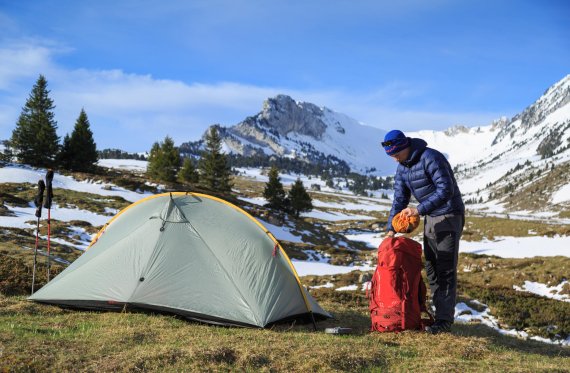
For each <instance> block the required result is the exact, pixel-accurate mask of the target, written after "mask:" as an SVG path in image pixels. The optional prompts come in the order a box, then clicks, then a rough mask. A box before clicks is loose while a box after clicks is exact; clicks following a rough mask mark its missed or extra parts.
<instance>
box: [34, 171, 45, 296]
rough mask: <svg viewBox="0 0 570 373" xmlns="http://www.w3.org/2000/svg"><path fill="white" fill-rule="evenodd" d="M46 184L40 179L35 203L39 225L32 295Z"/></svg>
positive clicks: (37, 228)
mask: <svg viewBox="0 0 570 373" xmlns="http://www.w3.org/2000/svg"><path fill="white" fill-rule="evenodd" d="M45 189H46V184H45V183H44V181H43V180H40V181H38V194H37V195H36V198H34V205H35V206H36V217H37V218H38V225H37V227H36V247H35V249H34V269H33V271H32V295H34V285H35V283H36V263H37V258H38V246H39V236H40V218H41V217H42V204H43V203H44V190H45Z"/></svg>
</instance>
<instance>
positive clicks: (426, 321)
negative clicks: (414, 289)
mask: <svg viewBox="0 0 570 373" xmlns="http://www.w3.org/2000/svg"><path fill="white" fill-rule="evenodd" d="M418 296H419V297H420V299H419V301H420V313H421V312H425V313H426V314H427V315H428V317H429V318H428V319H426V318H423V317H422V318H421V320H420V327H421V328H422V329H424V328H425V327H426V326H430V325H432V324H433V323H434V321H435V320H434V318H433V315H432V314H431V312H430V311H429V310H428V308H427V306H426V299H427V288H426V284H425V283H424V279H423V277H422V276H420V291H419V292H418Z"/></svg>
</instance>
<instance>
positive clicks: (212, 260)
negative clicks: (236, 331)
mask: <svg viewBox="0 0 570 373" xmlns="http://www.w3.org/2000/svg"><path fill="white" fill-rule="evenodd" d="M29 299H31V300H33V301H37V302H42V303H50V304H56V305H62V306H72V307H78V308H87V309H103V310H121V309H123V308H125V307H128V308H135V309H143V310H152V311H161V312H170V313H174V314H178V315H182V316H184V317H187V318H189V319H193V320H198V321H203V322H208V323H213V324H222V325H240V326H252V327H265V326H267V325H268V324H271V323H274V322H277V321H282V320H286V319H292V318H298V317H303V316H313V317H324V318H326V317H330V315H329V314H328V313H327V312H326V311H324V310H323V309H322V308H321V307H320V306H319V305H318V304H317V303H316V301H315V300H314V299H313V298H312V297H311V295H310V294H309V293H308V292H307V291H306V290H305V288H303V287H302V286H301V283H300V281H299V277H298V276H297V273H296V272H295V269H294V268H293V265H292V264H291V261H290V260H289V258H288V257H287V254H286V253H285V251H284V250H283V248H282V247H281V246H280V245H279V243H278V242H277V240H276V239H275V238H274V237H273V235H272V234H271V233H270V232H269V231H268V230H267V229H266V228H265V227H263V225H261V224H260V223H259V222H258V221H257V220H255V219H254V218H253V217H252V216H251V215H249V214H248V213H247V212H245V211H244V210H242V209H240V208H239V207H237V206H235V205H232V204H230V203H228V202H226V201H224V200H221V199H218V198H215V197H212V196H208V195H205V194H197V193H184V192H177V193H164V194H158V195H153V196H151V197H148V198H145V199H143V200H140V201H138V202H136V203H134V204H132V205H131V206H129V207H127V208H125V209H124V210H122V211H121V212H120V213H118V214H117V215H116V216H115V217H114V218H113V219H111V220H110V221H109V222H108V223H107V224H106V225H105V226H104V227H103V228H102V229H101V231H100V232H99V233H98V234H97V236H96V237H95V238H94V239H93V242H92V243H91V245H90V246H89V249H88V250H87V251H86V252H85V253H83V255H81V256H80V257H79V258H78V259H77V260H75V261H74V262H73V263H72V264H71V265H70V266H69V267H68V268H66V269H65V270H64V271H63V272H62V273H60V274H59V275H58V276H57V277H55V278H54V279H53V280H52V281H51V282H49V283H48V284H47V285H46V286H44V287H43V288H42V289H40V290H39V291H38V292H36V293H35V294H33V295H32V296H31V297H30V298H29Z"/></svg>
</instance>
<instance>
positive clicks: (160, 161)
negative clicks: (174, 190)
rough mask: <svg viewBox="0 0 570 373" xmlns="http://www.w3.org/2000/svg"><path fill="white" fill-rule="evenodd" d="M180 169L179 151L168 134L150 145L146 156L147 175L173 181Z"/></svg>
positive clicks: (160, 179) (156, 178)
mask: <svg viewBox="0 0 570 373" xmlns="http://www.w3.org/2000/svg"><path fill="white" fill-rule="evenodd" d="M179 169H180V153H179V152H178V149H177V148H176V147H175V146H174V141H173V140H172V138H170V137H169V136H166V137H165V138H164V141H163V142H162V143H160V144H159V143H157V142H155V143H154V144H153V145H152V149H151V151H150V156H149V157H148V166H147V171H146V172H147V175H148V176H150V177H151V178H153V179H155V180H159V181H166V182H174V181H176V176H177V174H178V170H179Z"/></svg>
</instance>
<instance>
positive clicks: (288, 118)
mask: <svg viewBox="0 0 570 373" xmlns="http://www.w3.org/2000/svg"><path fill="white" fill-rule="evenodd" d="M218 130H219V133H220V135H221V137H222V139H223V142H224V149H225V151H226V152H228V153H233V154H240V155H244V156H252V155H259V154H263V155H266V156H276V157H284V158H296V159H301V160H307V161H309V162H319V161H322V160H324V159H327V158H328V161H329V162H330V161H331V160H332V161H333V162H334V161H335V160H336V161H344V162H346V164H347V165H348V167H350V169H351V170H352V171H355V172H358V173H362V174H364V173H374V174H390V173H392V172H393V171H394V169H395V165H394V162H393V161H392V160H391V159H389V158H388V157H386V155H385V154H384V152H383V150H382V148H381V147H380V142H381V141H382V139H383V138H384V135H385V134H386V131H384V130H381V129H378V128H374V127H369V126H365V125H363V124H361V123H359V122H358V121H356V120H355V119H352V118H350V117H348V116H346V115H344V114H341V113H337V112H334V111H332V110H330V109H328V108H326V107H318V106H317V105H315V104H312V103H308V102H298V101H295V100H293V99H292V98H291V97H289V96H286V95H278V96H276V97H273V98H269V99H267V100H266V101H265V102H264V103H263V108H262V110H261V111H260V112H259V113H258V114H256V115H254V116H251V117H248V118H246V119H245V120H244V121H242V122H240V123H238V124H236V125H235V126H231V127H227V128H225V127H221V126H219V127H218Z"/></svg>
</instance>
